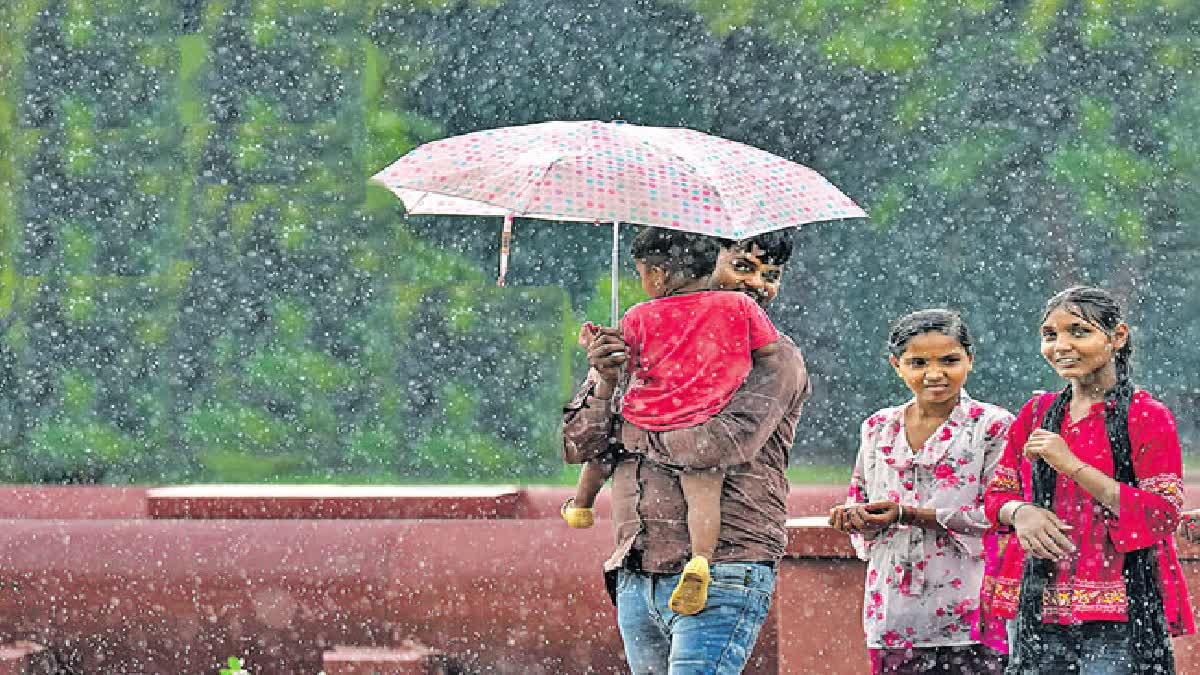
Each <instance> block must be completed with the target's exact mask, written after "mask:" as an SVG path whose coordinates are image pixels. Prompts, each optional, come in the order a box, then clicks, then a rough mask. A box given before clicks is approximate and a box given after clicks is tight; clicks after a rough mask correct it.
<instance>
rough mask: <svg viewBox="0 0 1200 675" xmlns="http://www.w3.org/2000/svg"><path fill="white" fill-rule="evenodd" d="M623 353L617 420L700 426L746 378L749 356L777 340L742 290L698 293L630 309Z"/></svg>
mask: <svg viewBox="0 0 1200 675" xmlns="http://www.w3.org/2000/svg"><path fill="white" fill-rule="evenodd" d="M621 330H622V333H623V334H624V337H625V344H626V345H627V346H628V348H629V350H630V354H629V355H630V362H629V363H630V364H631V365H630V369H631V370H630V375H631V377H630V384H629V388H628V389H627V390H626V392H625V397H624V399H623V401H622V409H621V414H622V416H623V417H624V418H625V420H626V421H627V422H629V423H631V424H635V425H637V426H639V427H641V428H643V429H646V430H648V431H669V430H671V429H682V428H685V427H691V426H695V425H697V424H701V423H703V422H705V421H707V420H709V419H711V418H712V417H713V416H714V415H716V414H717V413H718V412H720V411H721V408H723V407H725V404H726V403H728V402H729V399H731V398H732V397H733V394H734V392H736V391H737V389H738V387H740V386H741V385H742V381H743V380H745V379H746V376H747V375H748V374H749V373H750V368H751V367H752V366H753V360H752V358H751V356H750V352H751V351H753V350H755V349H758V348H759V347H762V346H763V345H765V344H767V343H770V342H774V341H775V340H778V339H779V333H778V332H777V331H776V330H775V326H773V325H772V324H771V320H770V319H768V318H767V314H766V312H764V311H763V310H762V308H761V307H759V306H758V305H757V304H756V303H755V302H754V301H753V300H751V299H750V297H749V296H747V295H746V294H744V293H737V292H733V291H701V292H698V293H687V294H684V295H669V296H665V297H662V298H656V299H654V300H650V301H648V302H643V303H641V304H638V305H634V306H633V307H631V308H630V309H629V311H628V312H626V313H625V316H624V318H622V319H621Z"/></svg>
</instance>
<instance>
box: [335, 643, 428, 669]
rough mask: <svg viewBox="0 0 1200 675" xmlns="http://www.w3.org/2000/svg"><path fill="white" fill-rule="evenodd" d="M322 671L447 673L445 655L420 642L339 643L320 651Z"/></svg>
mask: <svg viewBox="0 0 1200 675" xmlns="http://www.w3.org/2000/svg"><path fill="white" fill-rule="evenodd" d="M321 656H322V659H321V661H322V662H321V667H322V668H323V669H324V673H325V675H449V673H450V671H449V670H448V669H447V667H446V658H445V655H444V654H442V653H441V652H439V651H437V650H436V649H430V648H429V647H426V646H424V645H420V644H415V643H409V644H406V645H404V646H401V647H350V646H339V647H334V648H333V649H330V650H328V651H326V652H325V653H324V654H322V655H321Z"/></svg>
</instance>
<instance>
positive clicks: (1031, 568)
mask: <svg viewBox="0 0 1200 675" xmlns="http://www.w3.org/2000/svg"><path fill="white" fill-rule="evenodd" d="M1060 308H1061V309H1065V310H1066V311H1068V312H1070V313H1071V314H1074V315H1075V316H1077V317H1079V318H1080V319H1082V320H1084V321H1086V322H1088V323H1089V324H1091V325H1093V326H1095V327H1096V328H1099V329H1100V330H1102V331H1104V332H1105V333H1108V334H1112V332H1113V331H1114V330H1115V329H1116V327H1117V325H1119V324H1120V323H1121V322H1122V320H1123V319H1122V312H1121V306H1120V304H1119V303H1118V302H1117V301H1116V299H1115V298H1114V297H1113V296H1112V294H1110V293H1109V292H1107V291H1105V290H1102V289H1099V288H1090V287H1083V286H1077V287H1074V288H1068V289H1067V290H1065V291H1063V292H1061V293H1059V294H1058V295H1055V296H1054V297H1053V298H1050V301H1049V302H1047V303H1046V311H1045V314H1043V315H1042V321H1043V322H1044V321H1045V320H1046V317H1047V316H1049V315H1050V313H1051V312H1053V311H1054V310H1056V309H1060ZM1132 356H1133V347H1132V345H1131V344H1130V341H1129V340H1126V342H1125V346H1123V347H1122V348H1121V349H1119V350H1117V352H1116V354H1115V355H1114V357H1113V358H1114V360H1115V366H1116V371H1117V383H1116V385H1115V386H1114V387H1113V388H1112V389H1110V390H1109V391H1108V392H1107V393H1106V394H1105V396H1104V428H1105V429H1106V430H1107V432H1108V442H1109V445H1110V446H1111V448H1112V454H1113V465H1114V468H1115V471H1114V475H1113V478H1115V479H1116V480H1118V481H1120V482H1122V483H1126V484H1128V485H1136V484H1137V476H1136V475H1135V474H1134V471H1133V445H1132V442H1131V441H1130V438H1129V405H1130V402H1131V401H1132V400H1133V393H1134V386H1133V383H1132V381H1131V377H1132V374H1133V373H1132V370H1133V369H1132V364H1131V363H1130V360H1131V358H1132ZM1070 403H1071V387H1070V385H1067V387H1066V388H1065V389H1063V390H1062V391H1061V392H1059V394H1058V396H1056V397H1055V398H1054V401H1053V402H1051V404H1050V406H1049V407H1048V408H1047V409H1046V413H1045V416H1044V417H1043V418H1042V423H1041V427H1042V428H1043V429H1046V430H1047V431H1052V432H1054V433H1061V432H1062V424H1063V419H1064V417H1065V415H1066V410H1067V406H1068V405H1070ZM1036 419H1037V400H1036V399H1035V403H1034V420H1035V422H1036ZM1032 475H1033V503H1034V504H1036V505H1037V506H1040V507H1041V508H1044V509H1046V510H1048V511H1051V512H1053V511H1054V489H1055V484H1056V483H1057V482H1058V473H1057V472H1056V471H1055V470H1054V468H1053V467H1051V466H1050V464H1049V463H1048V462H1045V461H1037V462H1034V463H1033V472H1032ZM1157 550H1158V547H1157V546H1149V547H1146V548H1141V549H1138V550H1136V551H1131V552H1129V553H1126V554H1125V564H1124V566H1123V567H1122V570H1121V571H1122V577H1123V579H1124V580H1125V591H1126V596H1127V598H1128V604H1127V609H1126V614H1127V618H1128V624H1127V625H1128V627H1129V641H1130V651H1131V655H1132V656H1133V662H1134V663H1133V665H1134V672H1137V673H1156V674H1159V675H1167V674H1172V673H1174V672H1175V658H1174V655H1173V653H1172V651H1171V639H1170V636H1169V634H1168V630H1167V620H1166V616H1165V613H1164V610H1163V601H1162V592H1161V591H1160V589H1159V586H1158V560H1157V556H1156V553H1157ZM1055 567H1056V566H1055V564H1054V562H1053V561H1051V560H1041V559H1038V558H1032V557H1026V559H1025V569H1024V573H1023V575H1022V577H1021V599H1020V604H1019V609H1018V612H1017V618H1016V622H1017V623H1016V631H1015V633H1016V640H1015V641H1014V644H1012V645H1009V662H1008V671H1007V672H1008V673H1010V674H1012V675H1023V674H1024V673H1029V672H1037V669H1038V668H1039V664H1041V663H1042V662H1043V659H1042V657H1043V653H1044V648H1045V645H1044V642H1043V640H1042V639H1041V635H1042V630H1041V627H1042V616H1043V605H1042V602H1043V598H1044V593H1045V590H1046V585H1047V584H1048V583H1049V581H1050V579H1051V578H1052V577H1053V575H1054V571H1055Z"/></svg>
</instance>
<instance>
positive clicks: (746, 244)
mask: <svg viewBox="0 0 1200 675" xmlns="http://www.w3.org/2000/svg"><path fill="white" fill-rule="evenodd" d="M718 241H719V242H721V248H731V249H735V250H738V251H752V250H753V249H754V247H756V246H757V247H758V248H760V249H762V252H763V254H762V262H764V263H766V264H768V265H786V264H787V261H788V260H790V259H791V257H792V231H791V229H785V230H774V231H772V232H764V233H763V234H760V235H757V236H754V237H750V238H748V239H718Z"/></svg>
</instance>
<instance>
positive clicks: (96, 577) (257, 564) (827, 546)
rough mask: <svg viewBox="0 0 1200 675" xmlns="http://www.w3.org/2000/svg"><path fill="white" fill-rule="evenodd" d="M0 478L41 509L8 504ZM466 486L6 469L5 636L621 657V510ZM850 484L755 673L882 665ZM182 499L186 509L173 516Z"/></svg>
mask: <svg viewBox="0 0 1200 675" xmlns="http://www.w3.org/2000/svg"><path fill="white" fill-rule="evenodd" d="M76 489H78V490H81V491H82V492H81V493H79V494H75V493H73V492H72V491H73V490H76ZM5 490H7V491H8V495H14V494H15V495H19V496H20V498H21V502H20V503H21V504H24V505H26V506H28V507H29V513H30V516H29V517H24V518H13V517H11V514H12V513H13V512H14V511H16V510H17V509H16V507H14V506H13V502H11V501H9V502H6V501H5V498H4V497H5V495H4V491H5ZM39 490H45V492H44V493H40V492H39ZM105 490H111V491H112V492H111V494H110V495H106V493H105ZM406 490H407V492H406ZM456 490H457V488H439V490H438V491H437V492H436V493H434V494H430V495H428V496H421V495H420V494H418V493H416V492H415V491H413V490H412V489H409V488H370V489H366V488H363V489H361V491H356V490H351V489H344V488H339V489H330V488H327V487H324V486H305V487H303V488H299V487H296V488H284V489H281V486H240V487H237V488H236V489H232V488H228V487H223V488H222V490H221V491H213V489H212V488H211V487H203V486H197V488H196V489H195V490H193V491H191V492H189V491H187V490H183V491H180V490H179V489H165V490H150V491H148V492H146V491H143V492H141V493H140V494H141V495H142V497H141V501H140V511H139V510H138V509H137V508H133V507H132V506H131V504H132V503H134V502H136V501H137V500H138V497H137V494H138V492H137V491H138V489H137V488H28V487H9V488H0V504H5V505H6V506H5V507H6V508H7V509H9V511H8V514H9V515H10V517H9V518H8V519H3V520H0V589H4V591H5V592H4V593H2V594H0V644H6V643H12V642H14V641H16V640H32V641H34V642H37V643H40V644H44V645H47V647H48V648H49V649H50V650H52V651H53V652H54V653H55V655H56V656H58V657H59V658H60V659H61V660H64V661H65V662H66V663H67V664H68V665H71V666H73V667H74V668H75V669H76V670H77V671H78V672H85V673H109V672H121V673H135V672H142V673H170V674H171V675H177V674H180V673H186V674H190V673H203V674H205V675H209V674H211V673H215V672H216V671H217V669H218V668H220V667H222V664H224V663H225V662H226V661H227V660H228V658H229V657H230V656H239V657H241V658H243V659H244V661H245V663H246V665H247V670H249V671H250V672H252V673H254V674H255V675H270V674H272V673H280V674H282V673H289V674H290V673H306V674H311V673H316V672H318V671H319V670H321V668H322V667H324V664H325V663H326V662H327V660H328V659H329V658H330V656H329V655H330V653H331V652H332V653H335V656H334V658H335V660H337V659H339V658H340V659H342V662H340V665H339V667H346V668H350V667H352V666H354V667H356V666H355V664H354V663H352V662H353V661H354V660H355V659H357V660H358V662H359V663H360V664H361V663H369V662H370V660H371V659H372V658H376V657H382V655H384V654H386V653H388V652H384V651H371V650H367V651H361V650H360V651H355V650H352V649H349V648H350V647H353V648H355V649H358V648H382V649H387V650H396V649H403V648H404V646H405V645H412V644H419V645H425V646H427V647H428V648H429V649H431V650H435V651H436V652H439V653H441V654H444V655H445V656H446V658H447V660H448V665H449V666H452V667H453V668H457V669H459V670H461V671H464V672H492V673H500V674H504V673H513V674H521V675H527V674H528V675H548V674H551V673H554V674H558V673H622V672H625V671H626V669H625V666H624V659H623V656H622V652H621V643H620V639H619V636H618V634H617V630H616V623H615V612H614V609H613V607H612V605H611V604H610V602H609V600H608V598H607V596H606V595H605V594H604V591H603V588H602V585H601V577H600V565H601V562H602V561H603V560H604V559H605V558H606V557H607V556H608V554H609V552H610V550H611V546H612V532H611V526H610V524H609V522H608V521H606V520H602V521H601V522H599V523H598V524H597V527H595V528H593V529H591V530H572V529H570V528H568V527H567V526H566V524H565V523H563V522H562V521H561V520H560V519H559V517H558V505H559V504H560V503H561V502H562V500H563V499H565V498H566V497H567V496H569V495H570V494H571V493H572V490H571V489H569V488H529V489H518V490H513V489H509V488H464V489H462V491H461V494H460V495H458V496H457V497H456V496H455V491H456ZM372 491H381V492H372ZM841 493H842V489H841V488H840V487H829V488H824V489H807V490H798V491H797V493H795V494H793V496H792V498H790V499H789V507H793V508H794V507H795V506H796V505H797V504H803V505H805V506H807V513H810V514H814V515H813V516H811V517H808V518H799V519H795V520H793V521H791V522H790V523H789V543H788V557H787V558H786V559H785V560H784V561H783V563H782V564H781V566H780V571H779V581H778V585H777V589H778V591H777V595H776V600H775V603H774V605H773V607H772V608H771V611H770V614H769V616H768V622H767V625H766V626H765V627H764V630H763V633H762V635H761V638H760V641H759V644H758V646H757V648H756V649H755V652H754V655H753V657H752V660H751V664H750V666H749V667H748V669H747V671H746V672H747V673H752V674H757V675H765V674H767V673H771V674H776V673H810V672H811V673H816V672H820V673H833V674H838V673H847V674H850V673H855V674H857V673H862V672H867V671H868V668H867V661H866V650H865V648H864V646H863V643H862V627H861V619H860V612H861V607H862V604H861V603H862V583H863V573H864V565H863V563H861V562H859V561H858V560H856V559H855V558H854V557H853V550H852V549H851V547H850V545H849V541H848V540H847V539H846V538H845V536H843V535H841V534H840V533H838V532H835V531H833V530H831V529H830V528H828V527H827V526H825V525H824V521H825V517H826V516H825V515H824V514H825V513H826V512H827V509H828V506H829V503H830V502H831V501H833V502H834V503H836V502H838V501H841V497H840V495H841ZM1195 493H1196V492H1195V491H1193V494H1195ZM106 496H111V499H109V500H107V501H105V499H106ZM422 499H428V500H429V502H428V503H426V504H421V503H420V501H421V500H422ZM456 499H461V500H462V501H461V503H458V504H457V505H455V504H454V500H456ZM89 500H100V501H101V502H103V503H102V504H100V505H95V506H93V505H89ZM448 500H449V501H448ZM152 501H153V503H154V504H155V506H154V507H153V508H152V507H151V503H152ZM181 504H188V506H187V507H186V513H187V514H188V515H189V517H188V518H164V517H163V516H164V515H166V514H167V513H170V509H175V508H183V507H181V506H180V505H181ZM793 512H794V513H795V512H796V511H795V510H793ZM486 513H492V514H495V515H493V516H491V517H487V518H483V517H480V516H481V515H482V514H486ZM598 513H599V515H601V517H604V516H606V515H607V501H602V502H601V503H600V504H599V508H598ZM798 513H800V514H803V513H805V511H799V512H798ZM148 514H153V515H154V516H155V517H153V518H149V517H146V516H147V515H148ZM253 514H265V515H268V516H270V517H263V518H257V517H255V518H251V517H249V516H251V515H253ZM289 514H290V515H292V517H284V516H286V515H289ZM304 514H315V516H316V517H294V516H295V515H304ZM334 514H340V515H341V517H334ZM384 514H388V516H387V517H385V516H384ZM104 515H108V516H109V517H103V516H104ZM202 515H203V516H206V517H204V518H202V517H200V516H202ZM438 515H440V517H434V516H438ZM212 516H228V517H221V518H218V519H212V518H211V517H212ZM405 516H407V517H405ZM1180 553H1181V557H1182V558H1183V559H1184V562H1183V565H1184V568H1185V570H1184V571H1185V574H1186V575H1187V577H1188V580H1189V582H1190V583H1191V584H1192V587H1193V588H1195V587H1197V585H1200V547H1197V546H1196V545H1195V544H1191V543H1188V542H1183V541H1181V542H1180ZM581 635H583V636H587V639H579V636H581ZM1194 642H1195V640H1192V639H1190V638H1186V639H1182V640H1177V641H1176V642H1175V647H1176V653H1177V661H1178V664H1179V672H1180V673H1200V654H1197V653H1196V652H1195V651H1194V648H1193V643H1194ZM338 646H341V656H336V653H337V652H338V650H337V649H335V647H338ZM410 656H411V654H410ZM418 661H419V659H418ZM427 666H428V667H432V666H429V664H428V663H426V664H424V665H421V666H419V667H427ZM405 667H407V666H405ZM377 669H378V670H380V672H390V671H388V670H386V669H385V668H377ZM338 672H342V671H338ZM347 672H356V671H347ZM397 672H406V671H397ZM2 673H3V671H2V670H0V674H2Z"/></svg>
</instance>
